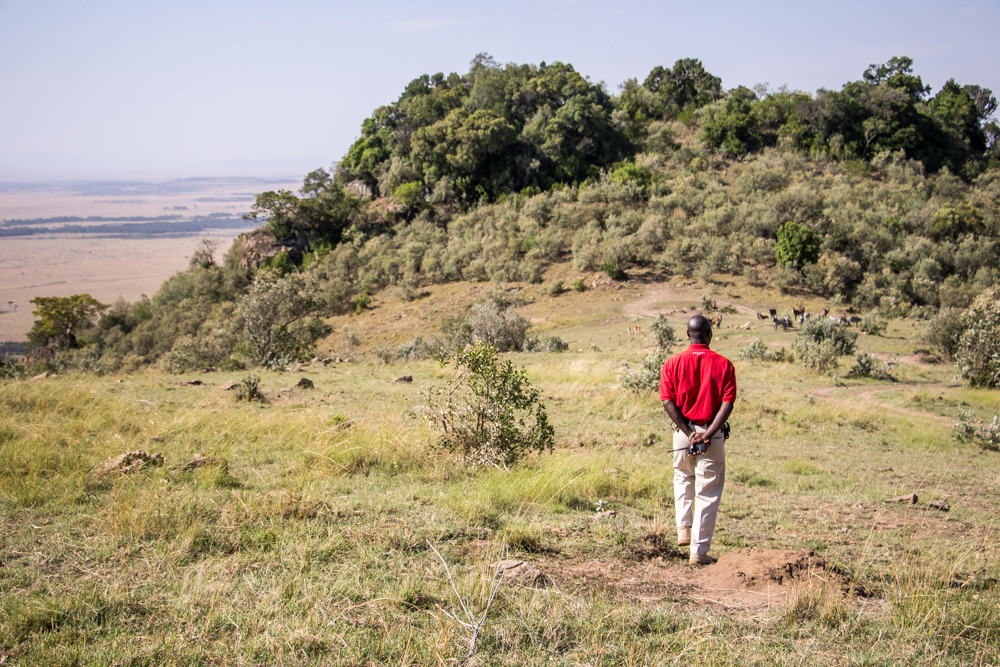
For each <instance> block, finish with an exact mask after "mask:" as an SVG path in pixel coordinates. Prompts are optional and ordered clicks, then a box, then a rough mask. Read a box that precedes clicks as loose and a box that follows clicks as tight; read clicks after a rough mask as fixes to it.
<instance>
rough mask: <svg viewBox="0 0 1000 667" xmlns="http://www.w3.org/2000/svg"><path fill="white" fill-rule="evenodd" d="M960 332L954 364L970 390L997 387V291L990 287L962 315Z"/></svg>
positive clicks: (999, 378)
mask: <svg viewBox="0 0 1000 667" xmlns="http://www.w3.org/2000/svg"><path fill="white" fill-rule="evenodd" d="M962 324H963V326H964V329H965V330H964V331H963V332H962V335H961V337H960V338H959V339H958V345H957V346H956V350H955V362H956V363H957V364H958V368H959V369H960V370H961V371H962V377H965V378H967V379H968V380H969V383H970V384H971V385H972V386H974V387H997V386H1000V344H998V342H997V341H1000V287H992V288H990V289H988V290H986V291H985V292H983V293H982V294H980V295H979V296H977V297H976V298H975V299H974V300H973V301H972V305H971V306H969V307H968V309H967V310H966V311H965V312H964V313H962Z"/></svg>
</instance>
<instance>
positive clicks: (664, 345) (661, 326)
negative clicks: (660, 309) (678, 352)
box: [649, 313, 676, 350]
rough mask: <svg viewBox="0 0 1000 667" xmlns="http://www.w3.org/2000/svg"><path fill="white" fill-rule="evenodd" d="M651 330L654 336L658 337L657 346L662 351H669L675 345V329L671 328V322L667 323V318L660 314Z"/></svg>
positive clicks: (650, 326)
mask: <svg viewBox="0 0 1000 667" xmlns="http://www.w3.org/2000/svg"><path fill="white" fill-rule="evenodd" d="M649 328H650V329H651V330H652V332H653V335H654V336H656V345H657V347H659V348H660V349H663V350H669V349H670V348H671V347H673V345H674V341H675V339H676V335H675V334H674V328H673V326H671V324H670V322H668V321H667V316H666V315H664V314H663V313H660V314H659V315H657V316H656V319H655V320H654V321H653V323H652V324H651V325H649Z"/></svg>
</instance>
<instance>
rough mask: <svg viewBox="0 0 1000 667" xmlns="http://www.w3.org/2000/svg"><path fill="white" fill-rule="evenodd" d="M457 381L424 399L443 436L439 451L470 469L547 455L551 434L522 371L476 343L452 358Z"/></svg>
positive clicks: (444, 362)
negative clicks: (452, 454)
mask: <svg viewBox="0 0 1000 667" xmlns="http://www.w3.org/2000/svg"><path fill="white" fill-rule="evenodd" d="M451 361H454V362H455V366H456V368H457V369H458V371H459V373H458V376H457V377H456V378H455V379H454V380H453V381H452V382H451V383H449V384H448V385H447V386H446V387H444V388H438V389H435V390H432V391H431V392H430V394H429V395H428V399H429V406H428V407H429V410H430V414H431V416H432V418H433V419H434V421H435V423H436V424H437V425H438V426H439V427H440V428H441V430H442V431H443V435H442V436H441V440H440V445H441V446H442V447H444V448H445V449H448V450H449V451H452V452H457V453H459V454H460V455H461V457H462V460H463V462H465V463H466V464H469V465H479V466H499V467H502V468H505V469H506V468H508V467H509V466H511V465H513V464H514V463H515V462H516V461H517V460H518V459H520V458H521V457H522V456H523V455H525V454H528V453H530V452H532V451H538V452H542V451H545V450H546V449H548V450H551V449H552V445H553V442H554V440H555V433H554V431H553V429H552V426H551V425H550V424H549V421H548V415H547V414H546V412H545V406H544V405H543V404H542V402H541V400H540V396H541V392H540V390H539V389H538V388H537V387H535V386H534V385H533V384H531V382H530V381H529V380H528V376H527V373H526V372H525V371H524V369H518V368H515V367H514V365H513V364H512V363H511V362H510V361H507V360H503V359H500V355H499V352H498V350H497V348H496V347H494V346H493V345H491V344H490V343H487V342H484V341H479V342H477V343H474V344H472V345H469V346H467V347H465V348H463V349H462V350H460V351H458V352H456V353H455V354H454V355H451V356H448V357H443V358H442V359H441V363H442V365H447V364H448V363H449V362H451Z"/></svg>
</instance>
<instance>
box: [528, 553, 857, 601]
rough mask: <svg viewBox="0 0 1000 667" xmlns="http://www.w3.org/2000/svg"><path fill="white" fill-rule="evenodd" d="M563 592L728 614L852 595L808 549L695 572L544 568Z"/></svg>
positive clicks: (725, 561)
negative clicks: (820, 594)
mask: <svg viewBox="0 0 1000 667" xmlns="http://www.w3.org/2000/svg"><path fill="white" fill-rule="evenodd" d="M539 567H540V569H541V570H542V572H544V573H546V575H548V576H550V577H551V578H552V580H553V581H555V582H556V584H557V585H558V586H560V587H562V588H593V589H601V590H607V591H615V592H617V593H619V594H621V595H622V596H623V597H625V598H626V599H629V600H635V601H640V602H659V601H662V600H672V601H676V602H690V603H692V604H708V605H713V606H721V607H724V608H728V609H756V608H761V607H771V606H780V605H783V604H785V602H786V600H787V599H788V597H789V595H790V594H792V593H793V592H795V591H800V590H802V589H803V588H808V587H813V586H817V587H825V588H827V589H829V590H833V591H837V592H838V593H839V594H843V595H849V594H850V592H851V590H852V586H851V582H850V581H849V580H848V579H847V578H846V577H844V576H843V575H841V574H838V573H837V572H835V571H833V569H832V568H830V567H829V566H828V564H827V563H826V561H825V560H824V559H823V558H822V557H821V556H818V555H816V554H815V553H813V552H812V551H809V550H806V549H800V550H781V549H738V550H736V551H731V552H729V553H727V554H724V555H723V556H722V557H720V558H719V560H718V562H716V563H714V564H712V565H708V566H704V567H693V566H691V565H688V564H687V556H686V555H684V554H680V555H679V556H672V557H667V558H656V559H654V560H651V561H647V562H643V563H640V564H638V565H636V564H631V563H625V562H621V561H585V562H580V563H559V562H548V563H540V564H539Z"/></svg>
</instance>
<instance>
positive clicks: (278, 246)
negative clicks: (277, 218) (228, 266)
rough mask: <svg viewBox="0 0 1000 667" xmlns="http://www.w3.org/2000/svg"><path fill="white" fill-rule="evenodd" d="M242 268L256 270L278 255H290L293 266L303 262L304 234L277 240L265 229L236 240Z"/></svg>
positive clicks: (240, 236) (241, 235)
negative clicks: (282, 253)
mask: <svg viewBox="0 0 1000 667" xmlns="http://www.w3.org/2000/svg"><path fill="white" fill-rule="evenodd" d="M235 245H237V248H238V256H239V258H240V266H241V267H242V268H244V269H256V268H257V267H259V266H260V265H261V264H264V263H265V262H267V261H269V260H271V259H273V258H274V257H276V256H277V255H278V253H281V252H284V253H287V254H288V258H289V259H290V260H291V261H292V263H293V264H298V263H299V262H301V261H302V251H303V249H304V248H305V246H306V237H305V236H304V235H302V234H300V235H298V236H295V237H290V238H280V239H279V238H277V237H275V236H274V235H273V234H270V233H268V232H266V231H264V229H255V230H254V231H252V232H248V233H246V234H240V235H239V236H238V237H237V238H236V244H235Z"/></svg>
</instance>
